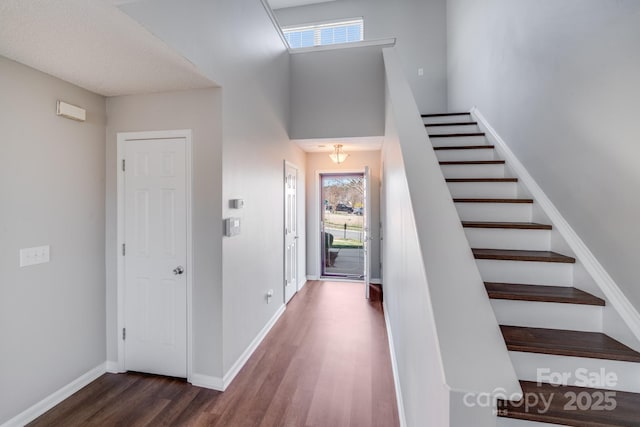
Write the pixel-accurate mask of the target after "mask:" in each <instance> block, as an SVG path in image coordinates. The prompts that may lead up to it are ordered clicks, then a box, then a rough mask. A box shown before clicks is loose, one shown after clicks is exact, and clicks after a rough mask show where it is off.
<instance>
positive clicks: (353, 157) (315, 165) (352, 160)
mask: <svg viewBox="0 0 640 427" xmlns="http://www.w3.org/2000/svg"><path fill="white" fill-rule="evenodd" d="M365 166H369V171H370V175H371V181H370V185H371V200H370V206H371V237H372V238H373V240H372V241H371V278H372V279H381V276H380V226H379V224H380V151H349V158H348V159H347V160H346V161H345V162H344V163H342V164H339V165H336V164H335V163H333V161H332V160H331V159H330V158H329V153H307V178H306V179H307V230H309V231H308V232H307V274H308V275H309V276H320V273H321V272H320V271H319V268H320V264H321V261H320V250H321V249H320V232H319V230H320V228H319V227H320V225H319V224H320V194H319V189H320V183H319V181H318V175H319V173H321V172H332V173H333V172H340V171H350V172H352V171H364V167H365ZM338 256H339V255H338Z"/></svg>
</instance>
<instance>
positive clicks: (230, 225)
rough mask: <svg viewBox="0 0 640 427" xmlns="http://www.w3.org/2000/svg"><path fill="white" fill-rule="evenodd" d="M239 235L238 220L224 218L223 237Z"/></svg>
mask: <svg viewBox="0 0 640 427" xmlns="http://www.w3.org/2000/svg"><path fill="white" fill-rule="evenodd" d="M238 234H240V218H226V219H225V220H224V235H225V236H227V237H231V236H237V235H238Z"/></svg>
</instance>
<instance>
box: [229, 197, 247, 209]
mask: <svg viewBox="0 0 640 427" xmlns="http://www.w3.org/2000/svg"><path fill="white" fill-rule="evenodd" d="M230 204H231V207H232V208H233V209H242V208H244V199H232V200H231V203H230Z"/></svg>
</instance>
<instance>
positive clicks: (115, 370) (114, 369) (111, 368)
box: [106, 360, 125, 374]
mask: <svg viewBox="0 0 640 427" xmlns="http://www.w3.org/2000/svg"><path fill="white" fill-rule="evenodd" d="M106 369H107V372H108V373H110V374H121V373H123V372H125V371H123V370H122V369H120V364H119V363H118V362H117V361H114V360H107V364H106Z"/></svg>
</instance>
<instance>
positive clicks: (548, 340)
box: [500, 325, 640, 362]
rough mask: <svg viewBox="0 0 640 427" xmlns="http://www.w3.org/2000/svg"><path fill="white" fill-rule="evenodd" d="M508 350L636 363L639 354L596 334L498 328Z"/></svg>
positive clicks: (558, 330) (611, 339)
mask: <svg viewBox="0 0 640 427" xmlns="http://www.w3.org/2000/svg"><path fill="white" fill-rule="evenodd" d="M500 330H501V331H502V336H503V337H504V341H505V343H506V344H507V349H509V350H510V351H518V352H528V353H539V354H554V355H560V356H572V357H587V358H591V359H608V360H619V361H626V362H640V353H638V352H637V351H635V350H633V349H631V348H629V347H627V346H626V345H624V344H622V343H621V342H619V341H616V340H614V339H613V338H611V337H610V336H608V335H605V334H603V333H600V332H582V331H569V330H564V329H545V328H529V327H524V326H506V325H500Z"/></svg>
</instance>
